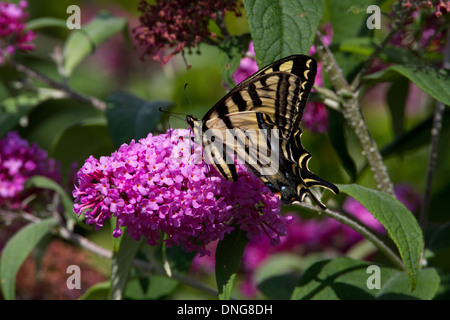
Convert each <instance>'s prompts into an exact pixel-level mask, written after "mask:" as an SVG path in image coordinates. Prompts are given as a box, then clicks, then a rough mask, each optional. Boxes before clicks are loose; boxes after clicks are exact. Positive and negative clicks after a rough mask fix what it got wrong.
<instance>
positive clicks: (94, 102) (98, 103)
mask: <svg viewBox="0 0 450 320" xmlns="http://www.w3.org/2000/svg"><path fill="white" fill-rule="evenodd" d="M9 63H10V65H11V66H12V67H14V68H15V69H16V70H17V71H19V72H23V73H25V74H26V75H27V76H29V77H30V78H33V79H36V80H38V81H40V82H42V83H44V84H46V85H48V86H50V87H52V88H55V89H59V90H61V91H63V92H64V93H65V94H66V95H67V96H68V97H70V98H73V99H75V100H78V101H80V102H83V103H87V104H90V105H91V106H93V107H94V108H96V109H98V110H100V111H105V110H106V104H105V102H104V101H102V100H99V99H97V98H94V97H90V96H85V95H83V94H81V93H79V92H76V91H75V90H73V89H71V88H69V87H67V86H65V85H62V84H60V83H59V82H56V81H55V80H53V79H51V78H49V77H47V76H46V75H44V74H42V73H39V72H37V71H34V70H32V69H30V68H28V67H26V66H24V65H23V64H20V63H17V62H15V61H12V60H11V61H10V62H9Z"/></svg>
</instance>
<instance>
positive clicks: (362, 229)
mask: <svg viewBox="0 0 450 320" xmlns="http://www.w3.org/2000/svg"><path fill="white" fill-rule="evenodd" d="M297 205H298V206H300V207H303V208H305V209H308V210H311V211H315V212H316V213H317V214H324V215H325V216H327V217H329V218H332V219H334V220H336V221H339V222H340V223H343V224H345V225H346V226H348V227H350V228H352V229H353V230H355V231H357V232H358V233H359V234H361V235H362V236H363V237H364V238H366V239H367V240H369V241H370V242H372V243H373V244H374V245H375V246H376V247H377V248H378V250H380V252H382V253H383V254H385V255H386V257H388V258H389V259H390V260H391V261H392V262H393V263H394V264H395V265H396V266H397V267H398V268H399V269H401V270H405V265H404V264H403V261H402V259H401V258H400V257H399V256H398V255H397V254H395V252H394V251H392V249H391V248H389V246H387V245H386V243H384V242H383V241H382V240H381V239H380V238H379V237H377V236H376V235H375V234H374V233H373V232H372V231H370V230H369V229H368V228H367V227H366V226H364V225H362V224H360V223H359V222H358V221H356V220H353V219H350V218H349V217H347V216H345V215H343V214H341V213H340V212H337V211H332V210H330V209H325V210H322V209H319V208H317V207H316V206H313V205H310V204H307V203H300V204H297Z"/></svg>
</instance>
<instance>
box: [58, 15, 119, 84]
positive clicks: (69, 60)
mask: <svg viewBox="0 0 450 320" xmlns="http://www.w3.org/2000/svg"><path fill="white" fill-rule="evenodd" d="M126 24H127V20H126V19H125V18H118V17H114V16H112V15H111V14H109V13H107V12H101V13H99V14H98V15H97V16H96V17H95V18H94V19H92V20H91V21H90V22H89V24H87V25H84V26H82V28H81V29H80V30H74V31H73V32H72V33H71V34H70V36H69V37H68V39H67V41H66V43H65V44H64V49H63V55H64V64H63V67H64V71H65V74H66V76H69V75H71V74H72V72H73V71H74V69H75V68H76V66H77V65H78V64H79V63H80V62H81V61H83V59H84V58H85V57H86V56H87V55H89V54H91V53H93V52H94V51H95V50H96V48H97V47H98V46H99V45H100V44H102V43H103V42H105V41H106V40H108V39H110V38H112V37H113V36H115V35H116V34H118V33H119V32H121V31H122V30H123V29H124V28H125V26H126Z"/></svg>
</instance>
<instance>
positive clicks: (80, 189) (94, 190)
mask: <svg viewBox="0 0 450 320" xmlns="http://www.w3.org/2000/svg"><path fill="white" fill-rule="evenodd" d="M191 147H192V148H194V150H191ZM191 151H192V154H191ZM199 153H200V154H201V147H200V146H195V145H194V144H193V143H192V141H191V140H190V131H188V130H169V131H167V133H166V134H161V135H158V136H153V135H152V134H149V135H148V136H147V138H145V139H141V140H139V142H137V143H136V142H135V141H134V140H133V141H132V142H131V143H130V144H129V145H127V144H123V145H122V146H121V147H120V148H119V150H118V151H116V152H114V153H113V154H112V155H111V156H110V157H101V158H100V160H97V159H95V158H94V157H92V156H91V157H90V158H89V159H87V160H86V162H85V164H84V165H83V167H82V168H81V169H80V171H79V172H78V186H76V187H75V190H74V191H73V196H74V197H75V198H76V201H79V203H76V204H75V206H74V212H75V213H77V214H81V213H84V215H85V216H86V223H87V224H93V225H94V226H95V228H96V229H97V230H98V229H99V228H101V227H102V226H103V224H104V222H105V221H106V220H108V219H110V218H111V217H112V216H115V217H117V226H116V229H115V231H114V236H116V237H117V236H120V234H121V231H120V229H119V227H127V232H128V233H129V234H130V235H131V236H132V237H133V238H134V239H136V240H138V239H140V238H141V237H142V236H143V237H145V239H146V241H147V243H148V244H150V245H156V244H157V243H158V242H159V241H162V240H161V238H162V237H161V234H166V237H165V238H164V240H163V241H165V242H166V245H167V246H169V247H170V246H172V245H174V244H175V245H180V246H182V247H183V248H184V249H185V250H187V251H193V250H197V251H199V252H200V253H201V254H209V250H208V249H207V248H206V247H205V246H206V245H207V244H208V243H210V242H212V241H215V240H218V239H219V240H220V239H222V238H223V236H224V235H225V233H228V232H230V231H231V230H233V228H234V225H235V224H236V225H238V226H239V228H241V229H242V230H245V231H246V232H247V236H248V237H249V238H251V237H254V236H259V235H262V234H266V235H268V236H269V237H270V238H271V241H272V242H273V243H277V242H279V239H280V236H283V235H285V234H286V225H287V224H288V223H289V222H290V217H282V216H280V215H278V212H279V210H280V206H281V204H280V200H279V198H278V196H275V195H272V193H271V192H270V190H269V189H268V188H266V187H265V186H264V185H263V184H262V183H261V182H260V181H259V179H258V178H256V177H255V176H254V175H253V174H249V173H247V171H246V169H245V167H244V166H243V165H240V164H236V169H237V174H238V177H239V179H238V181H237V182H229V181H225V180H224V179H223V178H222V177H221V176H220V175H219V174H218V173H217V172H215V170H214V169H212V168H210V167H208V166H207V165H206V164H205V163H204V162H202V161H196V160H197V159H196V158H195V157H196V155H198V154H199Z"/></svg>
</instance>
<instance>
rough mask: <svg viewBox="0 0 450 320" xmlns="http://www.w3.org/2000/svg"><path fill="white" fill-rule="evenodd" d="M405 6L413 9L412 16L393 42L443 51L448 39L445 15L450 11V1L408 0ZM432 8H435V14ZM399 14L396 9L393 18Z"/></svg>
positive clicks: (402, 45) (426, 49)
mask: <svg viewBox="0 0 450 320" xmlns="http://www.w3.org/2000/svg"><path fill="white" fill-rule="evenodd" d="M403 7H405V8H408V9H410V10H412V13H411V17H410V19H408V20H407V21H406V22H405V23H404V25H403V26H402V29H401V30H400V32H398V33H396V34H395V36H394V37H393V38H392V39H391V44H393V45H396V46H401V47H408V48H411V49H415V50H417V49H422V50H424V51H426V52H440V53H443V52H444V48H445V39H446V28H445V24H446V18H445V17H446V16H447V15H448V13H450V1H448V0H446V1H443V0H434V1H430V0H415V1H413V0H408V1H406V2H405V3H403ZM430 9H432V10H434V14H432V12H431V10H430ZM397 15H398V14H397V13H396V11H395V10H394V11H393V13H392V16H393V18H394V17H396V16H397ZM417 22H420V23H417Z"/></svg>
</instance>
